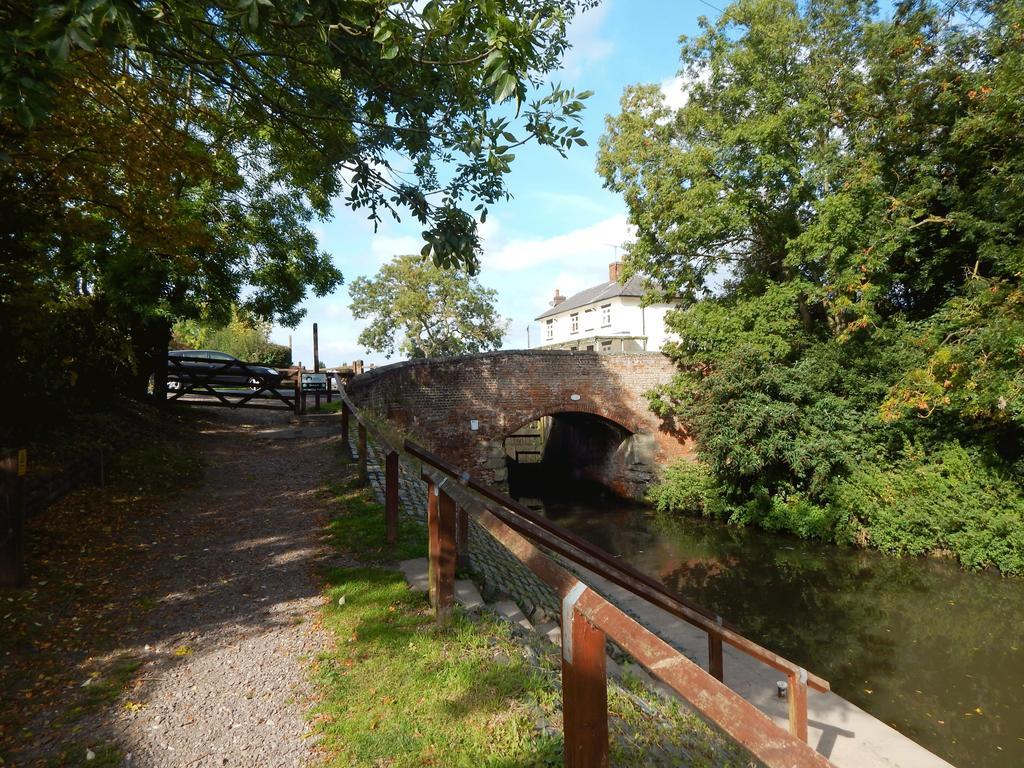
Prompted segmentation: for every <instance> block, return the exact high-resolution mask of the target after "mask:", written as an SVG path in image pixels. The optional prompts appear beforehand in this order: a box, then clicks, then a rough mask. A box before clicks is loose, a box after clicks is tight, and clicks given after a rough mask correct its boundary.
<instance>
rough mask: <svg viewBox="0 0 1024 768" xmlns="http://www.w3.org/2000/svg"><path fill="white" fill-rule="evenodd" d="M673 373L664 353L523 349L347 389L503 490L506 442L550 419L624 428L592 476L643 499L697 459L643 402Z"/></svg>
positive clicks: (369, 377)
mask: <svg viewBox="0 0 1024 768" xmlns="http://www.w3.org/2000/svg"><path fill="white" fill-rule="evenodd" d="M674 373H675V368H674V366H673V365H672V363H671V362H670V361H669V360H668V358H666V357H665V356H664V355H662V354H660V353H656V352H655V353H637V354H601V353H597V352H570V351H563V350H519V351H508V352H488V353H484V354H479V355H465V356H461V357H452V358H427V359H423V360H408V361H404V362H401V363H395V364H393V365H386V366H382V367H380V368H375V369H373V370H371V371H367V372H366V373H363V374H360V375H358V376H356V377H354V378H353V379H352V380H351V381H350V382H349V385H348V388H349V393H350V396H351V398H352V400H353V402H354V403H355V404H356V405H357V406H359V407H360V408H362V409H365V410H367V411H369V412H370V413H372V414H374V415H375V416H377V417H378V418H382V419H386V420H387V421H389V422H391V424H392V425H393V426H394V427H396V428H397V429H398V430H399V431H401V432H403V433H404V434H406V435H407V436H409V437H412V438H413V439H414V440H417V441H418V442H421V443H423V444H425V445H426V446H428V447H429V448H430V449H431V450H434V451H436V452H437V453H439V454H440V455H442V456H444V457H445V458H447V459H448V460H449V461H452V462H453V463H455V464H457V465H458V466H460V467H463V468H465V469H467V470H469V471H470V472H471V473H473V474H474V475H475V476H477V477H479V478H480V479H481V480H484V481H485V482H490V483H492V484H494V485H496V486H498V487H504V486H505V485H506V483H507V477H508V474H507V473H508V470H507V467H506V455H505V451H504V440H505V438H506V437H508V436H509V435H511V434H513V433H514V432H516V431H517V430H519V429H520V428H521V427H523V426H524V425H526V424H529V423H530V422H532V421H535V420H537V419H539V418H541V417H543V416H551V415H558V414H589V415H590V416H595V417H599V418H600V420H603V421H604V422H605V423H608V422H610V423H611V424H612V425H617V427H616V429H617V434H618V435H619V438H618V439H616V440H614V441H613V443H614V444H613V445H612V447H611V450H609V451H608V452H607V455H605V456H604V457H603V458H602V459H601V460H600V461H599V462H597V463H596V465H595V466H591V467H589V468H588V470H589V472H588V474H589V475H590V476H592V477H594V478H595V479H600V480H601V481H602V482H604V483H605V484H606V485H608V486H610V487H612V488H613V489H615V490H616V491H618V492H619V493H620V494H622V495H625V496H634V497H635V496H639V495H641V494H642V493H643V491H644V490H645V489H646V487H647V485H649V484H650V482H651V481H652V480H653V479H655V478H656V477H657V476H658V475H659V474H660V469H661V467H663V466H665V465H666V464H668V463H671V462H672V461H674V460H675V459H677V458H680V457H692V446H691V443H690V441H689V440H688V439H687V438H686V436H685V435H684V434H682V433H680V432H679V431H677V430H675V429H674V428H673V427H672V426H671V425H667V424H665V423H663V422H662V420H661V419H660V418H659V417H657V416H655V415H654V414H653V413H651V411H650V410H649V409H648V407H647V399H646V397H645V396H644V395H645V393H646V392H647V391H648V390H650V389H651V388H652V387H654V386H656V385H658V384H664V383H666V382H668V381H669V380H670V379H671V377H672V375H673V374H674ZM582 418H584V419H586V418H587V417H585V416H584V417H582Z"/></svg>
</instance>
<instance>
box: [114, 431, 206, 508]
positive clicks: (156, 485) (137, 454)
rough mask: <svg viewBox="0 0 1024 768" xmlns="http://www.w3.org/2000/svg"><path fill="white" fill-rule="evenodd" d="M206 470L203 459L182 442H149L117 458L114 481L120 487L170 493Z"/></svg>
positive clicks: (137, 490)
mask: <svg viewBox="0 0 1024 768" xmlns="http://www.w3.org/2000/svg"><path fill="white" fill-rule="evenodd" d="M202 470H203V460H202V458H201V457H199V456H198V455H196V454H195V453H194V452H192V451H191V450H186V449H184V448H183V446H182V445H181V444H180V443H161V442H147V443H144V444H142V445H136V446H133V447H132V448H129V449H128V450H126V451H124V452H123V453H121V454H119V455H118V456H117V457H116V458H115V459H114V462H113V466H112V467H111V472H110V481H111V484H112V485H113V486H114V487H115V488H116V489H119V490H122V489H123V490H130V491H132V492H135V493H140V494H145V495H147V496H157V497H160V496H169V495H172V494H176V493H181V491H182V489H184V488H187V487H189V486H191V485H193V484H194V483H195V482H197V481H198V480H199V479H200V477H201V476H202Z"/></svg>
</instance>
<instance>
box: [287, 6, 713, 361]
mask: <svg viewBox="0 0 1024 768" xmlns="http://www.w3.org/2000/svg"><path fill="white" fill-rule="evenodd" d="M716 5H717V3H716ZM701 15H708V16H711V17H715V16H717V12H716V11H714V10H713V9H712V8H711V7H709V6H708V5H706V4H703V3H702V2H700V0H661V1H660V2H658V1H657V0H604V2H602V4H601V5H599V6H598V7H597V8H594V9H592V10H590V11H587V12H586V13H584V14H583V15H582V16H580V17H578V18H577V19H576V20H575V21H574V23H573V25H572V27H571V29H570V34H569V40H570V42H571V43H572V46H573V47H572V49H571V50H570V51H569V53H568V54H567V55H566V57H565V60H564V62H563V67H562V71H561V72H559V73H558V74H557V75H555V76H554V77H553V79H554V80H556V81H558V82H560V83H561V84H562V85H563V86H565V87H572V88H576V89H577V90H579V91H582V90H591V91H594V95H593V96H592V97H591V98H590V99H588V100H587V109H586V111H585V114H584V116H583V121H582V123H581V127H582V129H583V131H584V138H585V139H586V140H587V142H588V146H586V147H573V149H572V150H571V151H570V152H569V156H568V157H567V158H565V159H563V158H561V157H560V156H559V155H558V154H557V153H556V152H555V151H554V150H552V149H549V148H543V147H536V146H529V147H521V148H519V149H517V150H516V160H515V162H513V163H512V171H511V173H510V174H508V175H507V176H506V181H507V185H508V188H509V190H510V191H511V193H512V195H513V199H512V200H510V201H505V202H501V203H498V204H496V205H492V206H490V207H489V214H488V217H487V222H486V223H485V224H484V225H483V226H482V227H481V230H480V231H481V236H482V240H483V246H484V249H483V257H482V260H481V270H480V274H479V276H478V279H479V280H480V282H481V284H483V285H484V286H486V287H489V288H493V289H495V290H497V293H498V297H497V308H498V311H499V312H500V313H501V314H502V316H503V317H506V318H508V319H510V320H511V324H510V325H509V329H508V332H507V333H506V335H505V339H504V343H503V347H504V348H505V349H524V348H526V347H527V328H528V327H529V329H530V332H529V338H530V342H531V345H532V346H536V345H537V342H538V340H539V339H540V331H539V326H538V324H537V323H536V322H534V320H533V318H535V317H536V316H537V315H539V314H540V313H541V312H543V311H544V310H545V309H547V308H548V306H549V302H550V301H551V298H552V296H553V295H554V293H555V289H556V288H557V289H559V290H560V291H561V293H562V295H563V296H571V295H572V294H573V293H576V292H577V291H580V290H582V289H583V288H587V287H589V286H592V285H596V284H598V283H601V282H604V281H606V280H607V279H608V264H610V263H611V262H613V261H615V260H616V255H617V253H620V252H621V245H622V244H623V243H624V242H627V241H628V240H629V238H630V227H629V223H628V220H627V212H626V206H625V204H624V203H623V201H622V199H621V198H620V197H619V196H618V195H617V194H614V193H612V192H610V191H608V190H606V189H604V188H603V186H602V179H601V177H600V176H598V174H597V172H596V170H595V165H596V160H597V145H598V140H599V139H600V137H601V134H602V133H603V131H604V121H605V116H606V115H609V114H618V112H619V99H620V97H621V96H622V92H623V90H624V89H625V87H626V86H628V85H632V84H637V83H658V84H660V85H661V86H662V87H663V90H665V92H666V94H667V95H668V96H669V98H670V99H672V100H673V101H674V100H675V98H678V95H679V82H680V81H679V80H678V79H677V70H678V69H679V36H680V35H693V34H695V33H696V32H697V19H698V17H699V16H701ZM404 218H405V217H403V223H401V224H398V223H394V222H392V221H386V222H384V223H383V224H382V225H381V226H380V227H379V229H378V231H377V233H376V234H374V231H373V226H372V223H371V222H369V221H367V220H366V212H365V211H362V212H352V211H350V210H348V209H347V208H345V207H344V206H343V205H342V204H341V203H340V202H338V203H337V204H336V205H335V208H334V216H333V218H332V219H331V220H329V221H325V222H318V223H317V225H316V226H315V227H314V230H315V232H316V234H317V235H318V237H319V239H320V245H321V248H323V249H324V250H326V251H327V252H328V253H330V254H331V257H332V259H333V260H334V263H335V265H336V266H337V267H338V268H339V269H340V270H341V271H342V273H343V275H344V279H345V282H344V284H343V285H342V286H340V287H339V288H338V289H336V291H335V292H334V293H333V294H331V295H328V296H325V297H322V298H316V297H312V296H310V297H308V298H307V300H306V301H305V302H304V304H303V306H304V308H305V309H306V316H305V319H304V320H303V321H302V322H301V323H300V324H299V325H298V326H297V327H296V328H294V329H291V328H275V329H274V331H273V333H272V338H273V340H274V341H277V342H279V343H283V344H287V343H288V341H289V337H291V340H292V345H293V359H294V360H295V361H296V362H303V363H305V364H306V365H307V366H308V365H311V364H312V361H313V352H312V349H313V342H312V335H313V330H312V329H313V323H314V322H315V323H317V324H318V330H319V347H320V359H321V361H322V362H324V363H325V364H326V365H328V366H334V365H341V364H343V363H348V362H351V361H352V360H357V359H358V360H364V361H365V362H367V363H371V362H372V363H377V364H378V365H379V364H382V363H386V362H394V361H396V360H398V359H400V355H399V354H398V353H396V355H395V356H393V357H392V358H391V360H390V361H389V360H388V359H387V358H385V357H384V355H382V354H380V353H375V352H368V351H367V350H366V349H365V347H363V346H361V345H360V344H359V343H358V341H357V338H358V336H359V332H360V330H361V329H362V328H363V327H364V321H358V320H355V319H354V318H353V317H352V314H351V312H350V310H349V303H350V300H351V299H350V297H349V293H348V285H349V284H350V283H351V282H352V280H354V279H355V278H357V277H359V276H362V275H367V276H371V275H373V274H374V273H376V271H377V270H378V269H379V268H380V266H381V265H382V264H384V263H385V262H387V261H388V260H390V259H391V258H392V257H393V256H395V255H399V254H405V253H419V250H420V248H421V247H422V245H423V243H422V241H421V239H420V236H419V232H420V230H421V229H422V227H420V226H419V225H417V224H416V223H415V222H406V221H404Z"/></svg>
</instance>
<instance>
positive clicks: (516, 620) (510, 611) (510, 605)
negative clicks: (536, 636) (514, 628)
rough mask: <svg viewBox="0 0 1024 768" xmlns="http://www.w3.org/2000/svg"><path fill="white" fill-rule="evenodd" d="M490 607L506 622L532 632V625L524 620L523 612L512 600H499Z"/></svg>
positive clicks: (526, 619) (527, 620)
mask: <svg viewBox="0 0 1024 768" xmlns="http://www.w3.org/2000/svg"><path fill="white" fill-rule="evenodd" d="M491 607H492V608H493V609H494V611H495V612H496V613H497V614H498V615H499V616H501V617H503V618H504V619H506V620H507V621H510V622H512V623H513V624H518V625H519V626H520V627H522V628H523V629H525V630H528V631H532V630H533V624H531V623H530V620H529V619H528V618H526V616H525V615H524V614H523V612H522V611H521V610H520V609H519V606H518V605H516V604H515V603H514V602H513V601H512V600H499V601H498V602H496V603H495V604H494V605H493V606H491Z"/></svg>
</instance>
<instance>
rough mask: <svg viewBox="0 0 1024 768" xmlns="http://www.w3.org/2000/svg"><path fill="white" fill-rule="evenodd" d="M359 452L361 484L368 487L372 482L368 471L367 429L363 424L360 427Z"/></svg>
mask: <svg viewBox="0 0 1024 768" xmlns="http://www.w3.org/2000/svg"><path fill="white" fill-rule="evenodd" d="M357 443H358V451H359V454H358V456H359V484H360V485H366V484H367V483H368V482H370V475H369V474H368V473H367V471H366V427H364V426H363V425H362V424H361V423H360V425H359V439H358V440H357Z"/></svg>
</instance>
